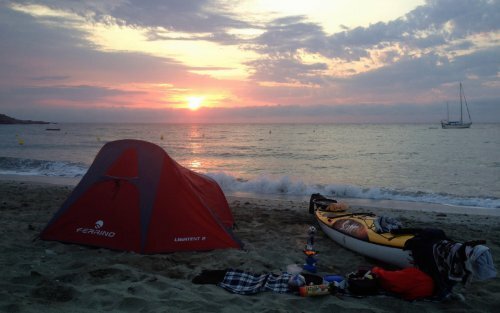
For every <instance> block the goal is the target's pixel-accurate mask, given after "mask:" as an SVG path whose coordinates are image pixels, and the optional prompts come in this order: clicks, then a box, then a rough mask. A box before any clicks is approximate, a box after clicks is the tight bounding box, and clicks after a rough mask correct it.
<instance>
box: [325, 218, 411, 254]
mask: <svg viewBox="0 0 500 313" xmlns="http://www.w3.org/2000/svg"><path fill="white" fill-rule="evenodd" d="M315 215H316V218H317V219H318V222H320V223H323V224H325V225H327V226H328V227H330V228H332V229H334V230H337V231H339V232H341V233H343V234H346V235H348V236H351V237H354V238H357V239H360V240H363V241H367V242H371V243H374V244H379V245H385V246H391V247H397V248H403V247H404V245H405V242H406V241H407V240H408V239H410V238H413V235H412V234H401V235H399V234H398V235H394V234H392V233H377V232H376V230H375V223H374V221H375V220H376V219H377V216H375V215H374V214H370V213H349V212H346V211H344V212H332V211H323V210H316V211H315Z"/></svg>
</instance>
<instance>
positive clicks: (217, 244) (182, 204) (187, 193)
mask: <svg viewBox="0 0 500 313" xmlns="http://www.w3.org/2000/svg"><path fill="white" fill-rule="evenodd" d="M233 224H234V220H233V215H232V212H231V210H230V208H229V205H228V203H227V201H226V198H225V196H224V194H223V192H222V190H221V189H220V187H219V185H218V184H217V182H215V181H214V180H212V179H211V178H209V177H207V176H205V175H202V174H199V173H196V172H193V171H191V170H189V169H187V168H184V167H182V166H181V165H179V164H178V163H177V162H176V161H174V160H173V159H172V158H170V157H169V156H168V154H167V153H166V152H165V151H164V150H163V149H162V148H161V147H159V146H157V145H155V144H152V143H149V142H146V141H141V140H132V139H126V140H118V141H113V142H109V143H107V144H105V145H104V146H103V147H102V149H101V150H100V151H99V153H98V154H97V156H96V158H95V160H94V162H93V163H92V165H91V166H90V168H89V170H88V171H87V173H86V174H85V176H84V177H83V178H82V180H81V181H80V183H79V184H78V185H77V186H76V187H75V189H74V190H73V192H72V193H71V195H70V196H69V197H68V199H67V200H66V201H65V202H64V203H63V205H62V207H61V208H60V209H59V211H57V212H56V213H55V215H54V217H53V218H52V219H51V221H50V222H49V223H48V224H47V226H46V227H45V229H44V230H43V231H42V232H41V234H40V238H41V239H43V240H56V241H61V242H66V243H77V244H84V245H90V246H98V247H104V248H110V249H116V250H125V251H134V252H137V253H144V254H151V253H165V252H174V251H199V250H212V249H223V248H241V247H242V245H241V243H240V242H239V240H238V239H237V238H235V236H234V235H233V233H232V226H233Z"/></svg>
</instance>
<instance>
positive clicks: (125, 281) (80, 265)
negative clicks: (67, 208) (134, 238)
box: [0, 180, 500, 313]
mask: <svg viewBox="0 0 500 313" xmlns="http://www.w3.org/2000/svg"><path fill="white" fill-rule="evenodd" d="M72 188H73V187H72V186H64V185H53V184H45V183H42V182H25V181H11V180H0V212H1V216H2V218H1V220H0V238H1V239H0V251H1V253H0V265H1V268H2V271H1V274H0V284H1V287H0V312H419V313H422V312H498V311H499V310H500V280H499V279H498V278H495V279H493V280H490V281H485V282H474V283H473V284H472V285H471V286H469V287H468V288H463V287H462V286H461V285H457V287H455V289H454V293H455V294H456V296H455V297H453V299H450V300H446V301H442V302H430V301H414V302H408V301H405V300H402V299H399V298H395V297H391V296H371V297H365V298H353V297H336V296H331V295H327V296H322V297H314V298H312V297H306V298H304V297H300V296H298V295H296V294H292V293H289V294H273V293H270V292H263V293H260V294H257V295H254V296H241V295H235V294H231V293H229V292H227V291H225V290H224V289H222V288H220V287H218V286H215V285H196V284H193V283H192V282H191V280H192V279H193V277H195V276H196V275H198V274H199V273H200V272H201V271H202V270H205V269H208V270H215V269H225V268H230V267H231V268H236V269H242V270H247V271H251V272H277V273H278V272H280V271H282V270H285V269H286V266H287V265H289V264H300V265H301V264H303V263H304V260H305V257H304V254H303V252H302V249H303V248H304V244H305V243H306V240H307V229H308V227H309V226H310V225H315V222H314V220H313V217H312V216H311V215H310V214H309V213H308V211H307V208H308V203H307V202H305V201H287V200H264V199H253V198H241V197H229V198H228V201H229V204H230V206H231V208H232V210H233V214H234V217H235V221H236V224H237V229H236V231H235V233H236V235H237V236H238V237H239V239H240V240H242V241H243V243H244V244H245V249H244V250H216V251H209V252H183V253H172V254H163V255H139V254H134V253H127V252H119V251H111V250H107V249H99V248H91V247H84V246H79V245H70V244H62V243H59V242H47V241H41V240H37V239H36V237H37V235H38V234H39V232H40V231H41V230H42V229H43V227H44V226H45V225H46V223H47V222H48V221H49V219H50V218H51V217H52V215H53V214H54V212H56V211H57V210H58V209H59V207H60V205H61V204H62V202H63V201H64V200H65V199H66V197H67V196H68V195H69V194H70V192H71V190H72ZM383 204H384V203H376V202H372V203H368V202H366V203H363V204H359V203H358V204H356V203H351V207H352V208H353V210H355V211H356V210H357V211H369V212H374V213H377V214H379V215H387V216H391V217H394V218H397V219H399V220H400V221H402V222H403V223H404V225H405V226H408V227H433V228H441V229H443V230H444V231H445V232H446V234H447V235H448V236H449V237H450V238H452V239H454V240H456V241H464V240H470V239H486V240H487V244H486V245H487V246H488V247H490V248H491V251H492V254H493V258H494V260H495V264H496V267H497V269H499V268H500V216H498V214H488V212H484V211H482V212H481V214H474V212H473V211H470V212H468V213H465V212H461V213H459V214H457V213H452V212H449V211H447V210H445V209H443V208H439V209H437V208H433V207H432V206H425V208H424V206H422V207H421V208H419V205H418V204H417V203H415V204H414V205H413V206H412V207H406V208H405V209H397V208H387V207H385V206H382V205H383ZM377 206H380V207H377ZM384 207H385V208H384ZM419 209H421V210H420V211H419ZM451 209H452V208H450V210H451ZM315 248H316V249H317V250H318V251H320V254H319V255H318V259H319V262H318V269H319V274H341V275H345V274H346V273H349V272H352V271H354V270H356V269H357V267H358V266H372V265H376V263H374V262H373V260H368V259H366V258H364V257H362V256H360V255H358V254H355V253H353V252H350V251H348V250H346V249H344V248H342V247H340V246H338V245H336V244H335V243H334V242H333V241H332V240H330V239H329V238H328V237H326V236H324V235H323V233H322V232H321V231H319V232H318V234H317V236H316V243H315Z"/></svg>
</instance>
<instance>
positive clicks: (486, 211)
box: [0, 174, 500, 216]
mask: <svg viewBox="0 0 500 313" xmlns="http://www.w3.org/2000/svg"><path fill="white" fill-rule="evenodd" d="M81 179H82V177H74V178H72V177H57V176H50V177H49V176H34V175H13V174H11V175H10V174H0V182H2V181H7V182H8V181H12V182H23V183H38V184H48V185H54V186H66V187H71V188H73V187H75V186H76V185H77V184H78V183H79V182H80V180H81ZM226 198H228V199H230V198H231V199H254V200H268V201H269V200H273V201H274V200H275V201H298V202H303V201H306V202H308V201H309V198H308V197H303V196H285V195H272V194H266V195H258V194H252V193H244V192H235V193H226ZM335 199H336V200H339V201H342V202H346V203H347V204H349V205H350V206H353V207H364V208H367V209H373V210H378V209H392V210H408V211H420V212H437V213H444V214H470V215H488V216H500V209H494V208H482V207H468V206H458V205H444V204H436V203H427V202H413V201H401V200H375V199H357V198H342V197H337V198H335Z"/></svg>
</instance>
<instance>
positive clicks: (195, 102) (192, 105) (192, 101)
mask: <svg viewBox="0 0 500 313" xmlns="http://www.w3.org/2000/svg"><path fill="white" fill-rule="evenodd" d="M187 101H188V108H189V109H190V110H192V111H196V110H198V109H199V108H200V107H201V104H202V103H203V97H189V98H187Z"/></svg>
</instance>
